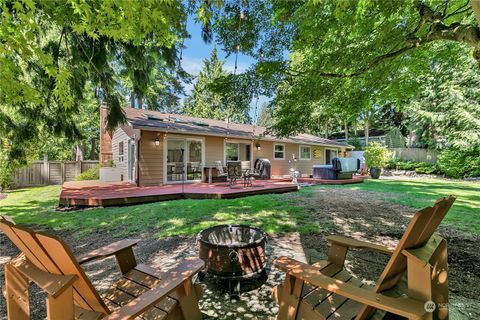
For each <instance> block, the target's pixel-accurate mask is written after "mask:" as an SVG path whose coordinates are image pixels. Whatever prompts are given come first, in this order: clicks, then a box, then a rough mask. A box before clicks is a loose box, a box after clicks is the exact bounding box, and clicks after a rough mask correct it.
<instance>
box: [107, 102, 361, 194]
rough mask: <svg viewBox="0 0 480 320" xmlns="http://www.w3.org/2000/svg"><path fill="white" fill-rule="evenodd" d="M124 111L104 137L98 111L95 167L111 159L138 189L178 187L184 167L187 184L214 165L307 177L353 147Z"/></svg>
mask: <svg viewBox="0 0 480 320" xmlns="http://www.w3.org/2000/svg"><path fill="white" fill-rule="evenodd" d="M123 111H124V112H125V116H126V119H127V122H126V123H125V124H124V125H122V126H119V127H118V128H117V129H116V130H114V131H113V132H108V131H107V130H105V118H106V115H107V109H106V107H104V106H102V108H101V116H100V121H101V143H100V162H101V163H102V165H107V164H108V163H109V162H111V161H112V160H113V163H114V165H115V166H116V167H117V168H119V171H120V172H121V179H122V180H126V181H132V182H135V183H137V184H138V185H140V186H147V185H161V184H167V183H175V182H179V181H181V180H182V174H181V173H180V174H179V170H181V168H187V175H186V177H187V180H188V181H189V182H195V181H204V180H205V175H206V173H205V172H204V171H205V170H204V168H205V167H209V166H210V167H212V166H213V165H214V162H215V161H221V163H222V164H224V165H225V164H226V163H227V162H228V161H243V164H244V165H247V166H249V167H251V166H253V163H254V161H255V160H256V159H268V160H270V163H271V174H272V178H277V177H285V176H289V175H290V168H292V167H295V168H296V170H298V171H300V173H301V174H302V175H303V176H308V175H311V174H312V166H313V165H316V164H329V163H330V162H331V160H332V159H333V158H334V157H337V156H342V155H344V154H345V152H346V151H347V149H352V148H353V147H352V146H349V145H347V144H345V143H341V142H335V141H331V140H328V139H323V138H320V137H317V136H314V135H310V134H299V135H296V136H291V137H288V138H276V137H274V136H271V135H268V134H265V128H264V127H254V126H253V125H246V124H234V123H227V122H225V121H219V120H211V119H202V118H195V117H189V116H184V115H177V114H168V113H162V112H157V111H150V110H141V109H133V108H123ZM258 137H260V138H258ZM294 157H295V158H296V159H297V161H293V158H294ZM179 168H180V169H179Z"/></svg>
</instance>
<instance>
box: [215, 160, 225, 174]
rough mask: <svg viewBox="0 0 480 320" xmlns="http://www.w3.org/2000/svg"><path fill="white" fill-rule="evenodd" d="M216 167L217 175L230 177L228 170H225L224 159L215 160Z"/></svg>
mask: <svg viewBox="0 0 480 320" xmlns="http://www.w3.org/2000/svg"><path fill="white" fill-rule="evenodd" d="M214 164H215V169H217V177H225V178H227V177H228V173H227V171H225V167H224V166H223V165H222V161H214Z"/></svg>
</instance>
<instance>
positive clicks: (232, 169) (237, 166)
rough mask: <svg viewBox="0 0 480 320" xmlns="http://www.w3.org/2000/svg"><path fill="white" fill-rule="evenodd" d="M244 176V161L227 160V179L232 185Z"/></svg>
mask: <svg viewBox="0 0 480 320" xmlns="http://www.w3.org/2000/svg"><path fill="white" fill-rule="evenodd" d="M242 177H243V173H242V163H241V162H240V161H229V162H227V179H228V184H229V186H230V187H233V185H235V183H236V182H237V179H240V178H242Z"/></svg>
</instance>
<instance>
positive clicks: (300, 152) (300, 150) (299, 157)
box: [298, 144, 312, 161]
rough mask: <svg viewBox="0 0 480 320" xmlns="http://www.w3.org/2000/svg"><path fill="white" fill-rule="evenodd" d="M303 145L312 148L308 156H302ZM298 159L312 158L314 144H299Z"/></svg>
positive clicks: (307, 159)
mask: <svg viewBox="0 0 480 320" xmlns="http://www.w3.org/2000/svg"><path fill="white" fill-rule="evenodd" d="M303 147H307V148H308V149H309V150H310V152H309V156H308V158H302V148H303ZM298 159H299V160H306V161H309V160H312V146H309V145H306V144H301V145H299V146H298Z"/></svg>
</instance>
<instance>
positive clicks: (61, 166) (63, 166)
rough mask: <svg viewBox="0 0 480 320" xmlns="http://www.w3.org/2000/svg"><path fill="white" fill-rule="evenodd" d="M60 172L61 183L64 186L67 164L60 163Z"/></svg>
mask: <svg viewBox="0 0 480 320" xmlns="http://www.w3.org/2000/svg"><path fill="white" fill-rule="evenodd" d="M60 171H61V181H62V184H63V183H64V182H65V162H61V163H60Z"/></svg>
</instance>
